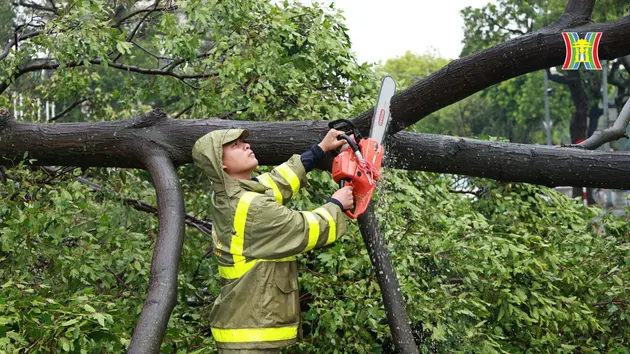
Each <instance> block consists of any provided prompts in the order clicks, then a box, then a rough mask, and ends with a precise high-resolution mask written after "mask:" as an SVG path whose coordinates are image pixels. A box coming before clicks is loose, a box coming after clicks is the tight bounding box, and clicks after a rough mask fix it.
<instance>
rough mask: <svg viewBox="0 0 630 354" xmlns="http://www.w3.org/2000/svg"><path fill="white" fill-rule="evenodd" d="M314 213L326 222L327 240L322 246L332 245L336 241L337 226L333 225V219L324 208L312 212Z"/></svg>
mask: <svg viewBox="0 0 630 354" xmlns="http://www.w3.org/2000/svg"><path fill="white" fill-rule="evenodd" d="M314 212H315V213H317V214H319V215H321V216H323V217H324V219H326V221H328V239H327V240H326V243H325V244H324V245H329V244H331V243H333V242H334V241H335V240H336V239H337V225H336V224H335V219H334V218H333V217H332V215H330V213H329V212H328V210H326V209H324V208H317V209H315V210H314Z"/></svg>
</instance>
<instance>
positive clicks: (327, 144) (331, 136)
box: [317, 129, 346, 153]
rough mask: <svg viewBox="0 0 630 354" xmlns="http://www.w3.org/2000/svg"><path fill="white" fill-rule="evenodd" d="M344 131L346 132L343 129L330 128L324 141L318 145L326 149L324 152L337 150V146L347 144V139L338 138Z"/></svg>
mask: <svg viewBox="0 0 630 354" xmlns="http://www.w3.org/2000/svg"><path fill="white" fill-rule="evenodd" d="M343 133H344V132H343V131H341V130H337V129H330V130H329V131H328V133H326V136H325V137H324V139H322V141H321V142H320V143H319V144H317V145H319V147H320V148H322V150H324V153H326V152H328V151H330V150H335V149H336V148H338V147H341V146H343V145H344V144H346V141H345V140H337V137H338V136H339V135H341V134H343Z"/></svg>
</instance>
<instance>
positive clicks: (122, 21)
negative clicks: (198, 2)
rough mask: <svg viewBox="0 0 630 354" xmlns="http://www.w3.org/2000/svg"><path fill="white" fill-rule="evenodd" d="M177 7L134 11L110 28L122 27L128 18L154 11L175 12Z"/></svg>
mask: <svg viewBox="0 0 630 354" xmlns="http://www.w3.org/2000/svg"><path fill="white" fill-rule="evenodd" d="M178 8H179V7H178V6H177V5H175V4H173V5H169V6H165V7H158V8H153V9H152V8H151V6H149V7H147V8H145V9H140V10H136V11H134V12H132V13H130V14H129V15H127V16H125V17H123V18H122V19H120V21H118V22H117V23H115V24H113V25H112V27H119V26H120V25H122V24H123V23H125V21H127V20H129V19H130V18H132V17H134V16H137V15H139V14H142V13H145V12H154V11H175V10H177V9H178Z"/></svg>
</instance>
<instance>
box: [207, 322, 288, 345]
mask: <svg viewBox="0 0 630 354" xmlns="http://www.w3.org/2000/svg"><path fill="white" fill-rule="evenodd" d="M212 336H213V337H214V339H215V340H216V341H217V342H224V343H226V342H230V343H233V342H270V341H278V340H288V339H293V338H295V337H297V326H291V327H278V328H238V329H219V328H212Z"/></svg>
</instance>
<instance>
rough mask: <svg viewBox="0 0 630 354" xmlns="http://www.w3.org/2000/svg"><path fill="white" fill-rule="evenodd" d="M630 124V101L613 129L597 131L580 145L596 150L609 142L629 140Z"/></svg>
mask: <svg viewBox="0 0 630 354" xmlns="http://www.w3.org/2000/svg"><path fill="white" fill-rule="evenodd" d="M606 118H607V117H606ZM629 123H630V100H627V101H626V104H625V105H624V106H623V109H622V110H621V112H620V113H619V115H618V116H617V119H616V120H615V123H614V124H613V125H612V127H609V128H607V129H604V130H603V131H601V130H597V131H596V132H595V133H593V135H591V137H590V138H588V139H586V140H584V141H583V142H581V143H580V144H578V145H579V146H581V147H582V148H584V149H587V150H595V149H597V148H598V147H600V146H602V145H604V144H606V143H608V142H611V141H615V140H618V139H621V138H623V137H625V138H628V136H627V135H626V129H627V128H628V124H629Z"/></svg>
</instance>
